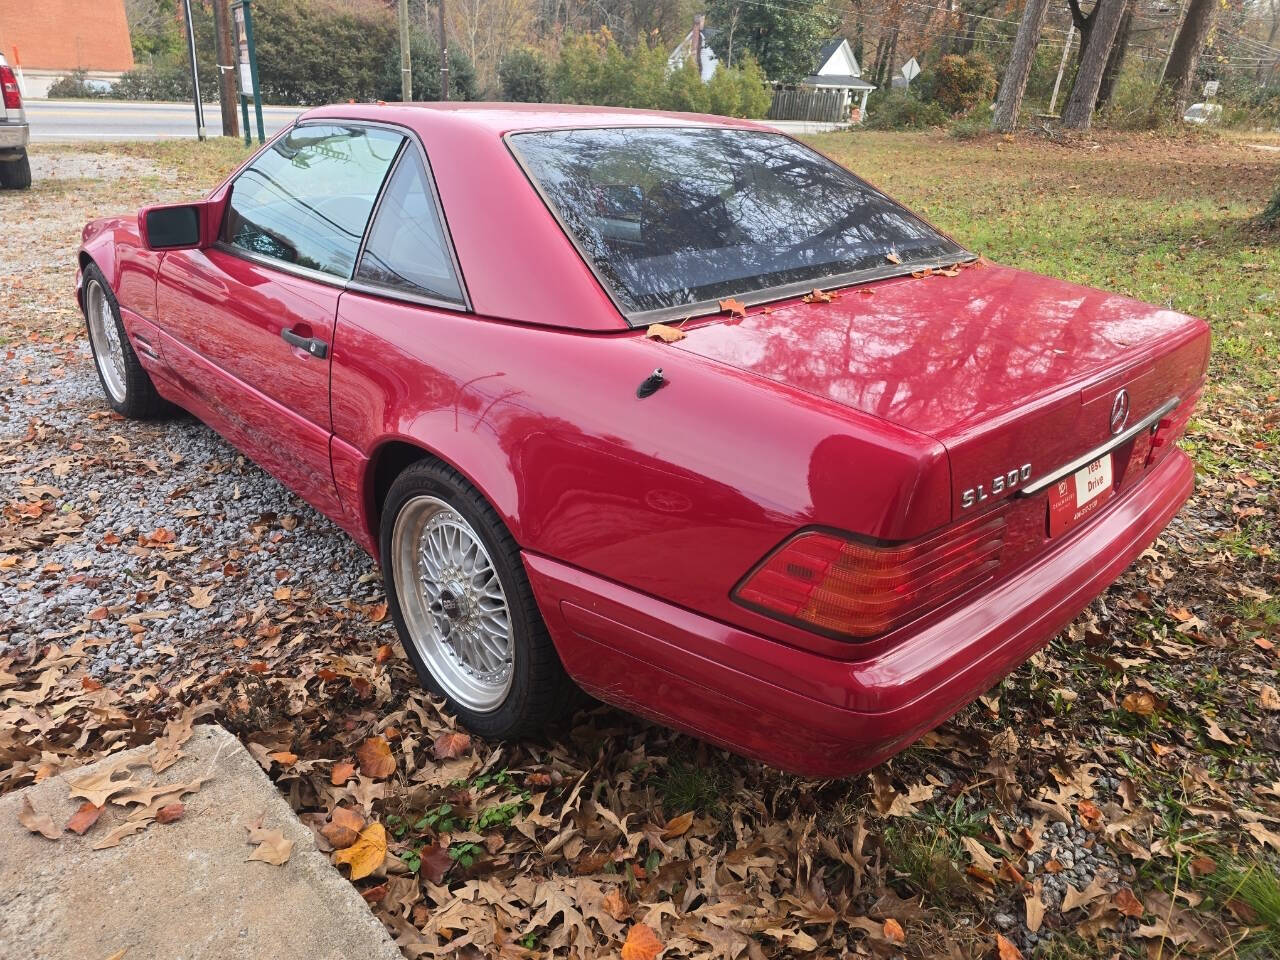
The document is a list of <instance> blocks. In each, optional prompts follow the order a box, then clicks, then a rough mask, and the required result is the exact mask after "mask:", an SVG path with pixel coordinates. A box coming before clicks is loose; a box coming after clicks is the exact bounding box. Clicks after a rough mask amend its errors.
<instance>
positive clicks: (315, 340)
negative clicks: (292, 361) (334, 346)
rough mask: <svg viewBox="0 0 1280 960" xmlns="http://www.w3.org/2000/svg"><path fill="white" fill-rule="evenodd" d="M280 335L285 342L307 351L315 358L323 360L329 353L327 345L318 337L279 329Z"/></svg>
mask: <svg viewBox="0 0 1280 960" xmlns="http://www.w3.org/2000/svg"><path fill="white" fill-rule="evenodd" d="M280 336H281V337H282V338H283V339H284V342H285V343H288V344H291V345H292V346H295V347H298V348H299V349H301V350H305V351H307V353H309V354H311V356H313V357H315V358H316V359H317V360H323V359H324V358H325V357H327V356H328V355H329V345H328V344H327V343H325V342H324V341H323V340H321V339H320V338H319V337H304V336H302V335H301V334H298V333H294V332H293V331H292V330H281V331H280Z"/></svg>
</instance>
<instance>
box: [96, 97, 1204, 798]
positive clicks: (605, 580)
mask: <svg viewBox="0 0 1280 960" xmlns="http://www.w3.org/2000/svg"><path fill="white" fill-rule="evenodd" d="M78 265H79V268H80V269H79V273H78V281H77V289H76V296H77V299H78V301H79V303H80V306H81V308H82V309H83V311H84V313H85V316H86V321H87V324H88V330H89V338H90V342H91V344H92V349H93V353H94V357H95V359H96V362H97V368H98V372H99V375H100V378H101V380H102V386H103V389H104V391H105V393H106V396H107V401H108V403H109V404H110V406H111V407H112V408H113V409H114V410H116V411H117V412H119V413H121V414H123V415H126V416H131V417H148V416H155V415H157V414H160V413H162V412H163V411H164V410H165V409H166V407H168V405H170V404H176V405H178V406H181V407H184V408H186V409H187V410H189V411H191V412H192V413H194V414H196V415H197V416H199V417H200V418H202V419H203V420H205V421H206V422H207V423H209V424H210V425H212V426H213V427H214V428H215V429H217V430H218V431H219V432H221V433H222V434H223V435H225V436H226V437H227V438H228V439H229V440H230V441H231V442H232V443H234V444H236V445H237V446H238V447H240V448H241V449H242V450H244V451H245V452H246V453H247V454H248V455H249V456H251V457H252V458H254V459H255V460H257V461H258V462H259V463H260V464H262V465H263V466H264V467H265V468H266V469H268V470H269V471H271V472H272V473H274V474H275V475H276V476H277V477H279V478H280V479H281V480H282V482H284V483H285V484H286V485H287V486H289V487H290V488H291V489H293V490H294V491H296V492H297V493H298V494H300V495H301V496H302V497H304V498H306V499H307V500H308V501H309V502H310V503H311V504H313V505H314V506H315V507H316V508H317V509H319V510H321V511H322V512H324V513H325V514H327V515H328V516H329V517H331V518H333V520H334V521H335V522H336V523H338V524H339V525H341V526H342V527H343V528H344V529H346V530H347V531H349V532H350V533H351V535H352V536H353V537H354V538H355V539H356V540H357V541H359V543H360V544H361V545H363V546H364V547H365V548H366V549H367V550H368V551H369V552H370V553H371V554H373V555H374V556H375V557H377V558H378V559H379V560H380V561H381V564H382V569H383V574H384V582H385V586H386V592H387V600H388V606H389V608H390V611H391V613H392V616H393V618H394V621H395V624H396V627H397V628H398V630H399V632H400V636H401V638H402V640H403V642H404V646H405V650H406V651H407V654H408V657H409V659H410V660H411V661H412V662H413V664H414V666H415V667H416V668H417V671H418V673H419V676H420V677H421V679H422V682H423V683H424V684H425V685H426V686H427V687H429V688H430V689H432V690H433V691H435V692H437V693H438V694H441V695H443V696H444V697H445V698H446V699H447V700H448V702H449V704H450V705H451V707H452V708H453V709H454V710H455V711H456V712H457V714H458V716H459V718H460V719H461V720H462V721H463V722H464V724H465V725H466V726H468V727H469V728H470V729H471V730H473V731H475V732H477V733H479V734H482V735H485V736H496V737H512V736H520V735H525V734H530V733H536V732H538V731H539V730H541V729H543V727H544V725H546V724H547V723H548V722H550V721H552V720H553V719H555V718H557V717H558V716H559V715H560V714H562V713H563V711H564V710H565V708H566V705H568V704H572V703H573V701H574V698H573V697H572V696H570V693H571V691H572V685H571V681H574V682H576V683H577V684H579V685H580V686H581V687H583V688H585V689H586V690H587V691H589V692H590V693H592V694H594V695H595V696H597V697H599V698H601V699H603V700H606V701H609V702H611V703H614V704H618V705H620V706H622V707H625V708H626V709H629V710H633V711H635V712H637V713H640V714H644V715H646V716H649V717H652V718H654V719H657V720H659V721H662V722H664V723H667V724H670V725H672V726H675V727H677V728H679V729H682V730H685V731H688V732H690V733H693V734H695V735H697V736H700V737H704V738H706V739H708V740H710V741H712V742H714V743H717V744H721V745H723V746H726V747H729V748H731V749H733V750H737V751H740V752H742V753H745V754H748V755H751V756H754V757H758V758H761V759H763V760H766V761H768V762H770V763H772V764H775V765H777V766H780V767H785V768H788V769H791V770H795V771H798V772H801V773H805V774H810V775H819V776H835V775H842V774H847V773H851V772H854V771H857V770H861V769H864V768H866V767H868V766H871V765H873V764H875V763H877V762H879V761H880V760H882V759H884V758H885V757H887V756H890V755H891V754H893V753H894V752H896V751H898V750H901V749H902V748H903V747H905V746H907V745H908V744H909V743H911V742H912V741H913V740H914V739H915V738H916V737H918V736H920V735H921V734H922V733H923V732H925V731H926V730H928V729H930V728H931V727H933V726H935V725H936V724H938V723H940V722H941V721H943V720H944V719H946V718H947V717H948V716H950V715H951V714H952V713H954V712H955V711H956V710H957V709H958V708H959V707H961V706H962V705H963V704H965V703H967V702H969V701H971V700H973V699H974V698H976V697H977V696H978V695H979V694H980V693H982V692H983V691H984V690H986V689H988V688H989V687H990V686H991V685H992V684H993V683H995V682H996V681H998V680H999V679H1000V678H1001V677H1002V676H1003V675H1004V674H1005V673H1007V672H1008V671H1009V670H1011V669H1013V668H1014V667H1015V666H1017V665H1018V664H1020V663H1021V662H1022V661H1023V660H1025V659H1026V658H1027V657H1028V656H1030V655H1031V653H1032V652H1033V651H1035V650H1036V649H1038V648H1039V647H1041V646H1042V645H1043V644H1045V643H1046V642H1047V641H1048V640H1049V639H1050V638H1051V637H1052V636H1054V634H1055V633H1056V632H1057V631H1059V630H1060V629H1061V628H1062V627H1063V626H1064V625H1066V624H1067V623H1068V622H1069V621H1070V620H1071V619H1072V618H1073V617H1075V616H1076V615H1077V614H1078V613H1079V612H1080V611H1081V610H1082V609H1083V608H1084V607H1085V606H1086V605H1088V604H1089V603H1090V602H1091V601H1092V600H1093V599H1094V598H1095V597H1096V596H1097V595H1098V594H1099V593H1100V592H1101V591H1103V590H1104V589H1105V588H1106V587H1107V586H1108V585H1109V584H1111V583H1112V582H1113V581H1114V580H1115V579H1116V577H1118V576H1119V575H1120V573H1121V572H1122V571H1123V570H1124V569H1125V568H1126V567H1127V566H1128V565H1129V564H1130V563H1131V562H1132V561H1133V560H1134V558H1136V557H1137V556H1138V555H1139V554H1140V553H1141V552H1142V551H1143V550H1145V549H1146V547H1147V546H1148V545H1149V544H1150V543H1151V542H1152V540H1154V538H1155V537H1156V536H1157V534H1159V532H1160V531H1161V530H1162V529H1163V528H1164V526H1165V524H1167V523H1168V522H1169V520H1170V518H1171V517H1172V516H1173V515H1174V514H1175V513H1176V512H1177V510H1178V509H1179V507H1180V506H1181V505H1182V503H1183V501H1184V500H1185V499H1186V498H1187V496H1188V495H1189V493H1190V491H1191V489H1192V473H1193V471H1192V465H1191V462H1190V460H1189V459H1188V458H1187V456H1186V455H1185V454H1184V453H1183V452H1182V451H1181V450H1179V449H1178V448H1177V446H1176V441H1177V440H1178V438H1179V437H1180V436H1181V434H1182V432H1183V429H1184V428H1185V426H1186V424H1187V421H1188V420H1189V419H1190V417H1191V413H1192V409H1193V408H1194V406H1195V403H1196V399H1197V398H1198V397H1199V395H1200V391H1201V389H1202V386H1203V383H1204V378H1205V373H1206V369H1207V364H1208V357H1209V334H1208V328H1207V326H1206V325H1205V324H1204V322H1203V321H1201V320H1197V319H1195V318H1192V317H1188V316H1185V315H1183V314H1180V313H1177V312H1176V311H1173V310H1169V309H1164V308H1161V307H1156V306H1150V305H1148V304H1144V303H1139V302H1136V301H1134V300H1130V299H1128V298H1125V297H1121V296H1117V295H1115V294H1110V293H1105V292H1103V291H1100V290H1092V289H1088V288H1085V287H1080V286H1076V285H1074V284H1070V283H1065V282H1062V281H1060V280H1053V279H1050V278H1048V277H1043V276H1037V275H1035V274H1031V273H1026V272H1023V271H1020V270H1014V269H1010V268H1007V267H1000V266H996V265H992V264H988V263H986V262H984V261H981V260H979V259H978V258H976V257H975V256H974V255H973V254H971V253H969V252H968V251H966V250H965V249H964V248H963V247H961V246H960V244H958V243H957V242H956V241H955V240H953V239H951V238H950V237H947V236H945V235H944V234H942V233H941V232H939V231H938V230H937V229H935V228H934V227H932V226H931V225H930V224H928V223H927V222H925V221H924V220H923V219H921V218H920V217H918V216H916V215H915V214H913V213H912V212H911V211H909V210H907V209H906V208H905V207H903V206H902V205H900V204H898V203H896V202H895V201H893V200H892V199H890V198H889V197H888V196H886V195H885V194H884V193H882V192H880V191H879V190H876V189H875V188H874V187H871V186H870V185H868V184H867V183H865V182H863V181H862V180H860V179H858V177H856V176H855V175H854V174H853V173H851V172H850V171H848V170H846V169H845V168H843V167H841V166H839V165H837V164H836V163H834V162H832V161H831V160H829V159H827V158H826V157H823V156H822V155H820V154H818V153H816V152H814V151H813V150H811V149H810V148H809V147H807V146H805V145H803V144H801V143H799V142H797V141H795V140H793V139H791V138H789V137H787V136H784V135H782V134H779V133H777V132H776V131H774V130H771V129H770V128H768V127H766V126H763V125H760V124H753V123H750V122H747V121H734V120H726V119H724V118H717V117H704V116H696V115H690V114H662V113H653V112H647V111H628V110H621V109H612V108H592V107H557V106H546V105H535V104H527V105H526V104H501V105H498V104H495V105H476V104H441V105H367V106H357V105H347V106H334V107H326V108H321V109H317V110H312V111H309V112H308V113H306V114H304V115H303V117H302V118H301V119H300V120H299V121H298V122H297V123H296V125H294V126H293V127H292V128H290V129H289V130H287V131H285V132H284V133H282V134H280V135H278V136H277V137H276V138H275V139H273V140H272V141H271V142H270V143H268V144H267V145H266V146H265V147H264V148H263V149H262V150H260V151H259V152H258V154H257V155H256V156H254V157H253V158H252V159H251V160H249V161H247V162H246V163H245V164H244V165H243V166H242V167H241V168H240V169H239V170H237V171H236V172H235V173H234V174H232V175H231V176H230V177H229V178H228V179H227V180H226V182H224V183H223V184H221V185H220V186H218V187H217V188H215V189H214V190H213V191H212V192H211V193H210V194H209V195H208V196H207V197H205V198H204V199H202V200H195V201H192V202H190V203H185V204H177V205H167V206H158V207H149V208H146V209H144V210H142V211H141V212H140V213H139V214H138V215H136V216H122V217H112V218H108V219H103V220H95V221H93V222H92V223H90V224H88V225H87V226H86V227H85V228H84V232H83V242H82V246H81V248H80V252H79V264H78Z"/></svg>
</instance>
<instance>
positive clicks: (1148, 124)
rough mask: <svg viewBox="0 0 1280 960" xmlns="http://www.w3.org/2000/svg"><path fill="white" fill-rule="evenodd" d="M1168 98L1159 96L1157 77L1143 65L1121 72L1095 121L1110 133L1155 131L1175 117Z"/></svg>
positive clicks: (1129, 67) (1133, 66) (1128, 67)
mask: <svg viewBox="0 0 1280 960" xmlns="http://www.w3.org/2000/svg"><path fill="white" fill-rule="evenodd" d="M1166 101H1167V98H1166V97H1165V96H1163V95H1162V94H1161V91H1160V83H1159V78H1158V77H1157V75H1156V74H1155V73H1154V72H1153V71H1152V70H1150V69H1147V65H1146V64H1142V65H1141V66H1138V65H1130V66H1127V67H1126V68H1125V69H1123V70H1121V72H1120V76H1119V77H1118V78H1117V79H1116V85H1115V88H1114V89H1113V90H1112V91H1111V99H1110V100H1108V101H1107V103H1106V105H1105V106H1104V107H1103V108H1102V112H1101V113H1100V114H1099V115H1098V122H1099V123H1100V124H1101V125H1103V126H1107V127H1110V128H1111V129H1113V130H1155V129H1157V128H1158V127H1162V126H1168V125H1169V124H1171V123H1173V122H1174V120H1175V118H1174V117H1173V115H1172V113H1171V109H1172V108H1171V106H1170V105H1169V104H1168V103H1167V102H1166Z"/></svg>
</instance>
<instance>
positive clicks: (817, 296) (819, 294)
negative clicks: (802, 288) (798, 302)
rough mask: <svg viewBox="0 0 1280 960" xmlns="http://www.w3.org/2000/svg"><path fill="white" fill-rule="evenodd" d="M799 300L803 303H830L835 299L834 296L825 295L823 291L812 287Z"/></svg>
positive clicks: (825, 292) (830, 294)
mask: <svg viewBox="0 0 1280 960" xmlns="http://www.w3.org/2000/svg"><path fill="white" fill-rule="evenodd" d="M801 299H802V300H803V301H804V302H805V303H830V302H831V301H832V300H834V299H835V294H832V293H827V291H825V290H819V289H818V288H817V287H814V288H813V289H812V290H810V291H809V292H808V293H806V294H805V295H804V296H803V297H801Z"/></svg>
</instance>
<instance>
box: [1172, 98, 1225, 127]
mask: <svg viewBox="0 0 1280 960" xmlns="http://www.w3.org/2000/svg"><path fill="white" fill-rule="evenodd" d="M1182 119H1183V120H1185V121H1186V122H1187V123H1197V124H1201V123H1217V122H1218V121H1219V120H1221V119H1222V104H1220V103H1193V104H1192V105H1191V106H1189V107H1187V112H1186V113H1184V114H1183V115H1182Z"/></svg>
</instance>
